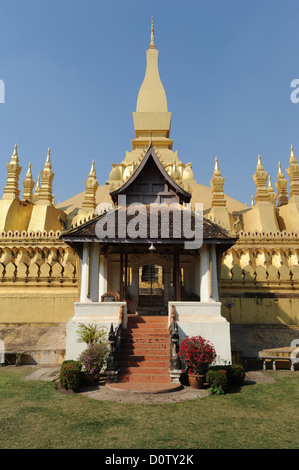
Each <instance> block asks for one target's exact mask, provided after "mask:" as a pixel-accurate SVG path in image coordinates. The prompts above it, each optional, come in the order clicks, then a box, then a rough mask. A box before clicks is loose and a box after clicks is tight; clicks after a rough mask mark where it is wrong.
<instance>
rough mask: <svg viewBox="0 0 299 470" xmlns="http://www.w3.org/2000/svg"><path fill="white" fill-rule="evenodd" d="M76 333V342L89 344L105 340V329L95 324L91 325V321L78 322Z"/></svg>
mask: <svg viewBox="0 0 299 470" xmlns="http://www.w3.org/2000/svg"><path fill="white" fill-rule="evenodd" d="M76 333H77V334H78V339H77V341H78V343H86V344H88V345H89V344H93V343H105V342H107V339H106V331H105V329H104V328H99V327H98V326H97V325H93V324H92V323H89V325H85V324H84V323H79V327H78V329H77V331H76Z"/></svg>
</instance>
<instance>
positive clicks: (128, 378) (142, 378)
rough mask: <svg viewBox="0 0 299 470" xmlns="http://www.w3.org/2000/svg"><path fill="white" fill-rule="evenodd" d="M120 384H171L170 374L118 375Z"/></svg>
mask: <svg viewBox="0 0 299 470" xmlns="http://www.w3.org/2000/svg"><path fill="white" fill-rule="evenodd" d="M118 382H135V383H137V382H138V383H140V382H142V383H171V378H170V376H169V374H152V375H149V374H140V375H139V374H137V375H136V374H131V375H123V374H119V375H118Z"/></svg>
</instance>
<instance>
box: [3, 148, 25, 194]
mask: <svg viewBox="0 0 299 470" xmlns="http://www.w3.org/2000/svg"><path fill="white" fill-rule="evenodd" d="M6 168H7V180H6V186H5V188H4V194H3V199H19V195H20V191H19V176H20V173H21V170H22V168H21V167H20V165H19V158H18V152H17V144H15V146H14V151H13V154H12V156H11V158H10V162H9V163H7V164H6Z"/></svg>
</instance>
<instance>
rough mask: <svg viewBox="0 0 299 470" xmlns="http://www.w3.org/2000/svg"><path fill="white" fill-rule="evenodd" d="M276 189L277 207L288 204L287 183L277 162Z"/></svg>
mask: <svg viewBox="0 0 299 470" xmlns="http://www.w3.org/2000/svg"><path fill="white" fill-rule="evenodd" d="M275 186H276V189H277V191H278V206H279V207H280V206H284V205H285V204H287V203H288V191H287V186H288V182H287V180H286V179H285V177H284V174H283V172H282V169H281V164H280V162H278V173H277V181H276V183H275Z"/></svg>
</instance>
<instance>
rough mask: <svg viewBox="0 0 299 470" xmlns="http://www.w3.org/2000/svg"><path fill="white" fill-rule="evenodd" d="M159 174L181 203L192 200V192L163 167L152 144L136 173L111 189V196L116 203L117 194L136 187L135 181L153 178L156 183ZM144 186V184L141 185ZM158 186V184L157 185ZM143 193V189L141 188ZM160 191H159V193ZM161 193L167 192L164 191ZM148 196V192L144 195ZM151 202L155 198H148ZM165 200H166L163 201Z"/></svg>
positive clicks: (147, 180)
mask: <svg viewBox="0 0 299 470" xmlns="http://www.w3.org/2000/svg"><path fill="white" fill-rule="evenodd" d="M157 174H158V176H159V179H160V181H164V182H165V183H167V186H168V188H169V189H168V195H170V192H172V193H173V194H175V195H176V196H177V201H178V202H180V203H183V202H185V203H188V202H190V200H191V194H190V193H189V192H187V191H185V190H184V189H183V188H181V187H180V186H179V185H178V184H177V183H176V182H175V181H174V180H173V179H172V178H171V177H170V176H169V174H168V173H167V171H166V170H165V168H164V167H163V165H162V163H161V162H160V160H159V158H158V157H157V154H156V153H155V151H154V149H153V147H152V146H151V145H150V147H149V149H148V150H147V152H146V154H145V156H144V157H143V159H142V161H141V163H140V164H139V166H138V167H137V169H136V170H135V171H134V173H133V174H132V175H131V176H130V178H129V179H128V180H127V181H126V182H125V183H124V184H123V185H122V186H121V187H119V188H118V189H116V190H114V191H111V192H110V196H111V198H112V200H113V202H114V203H116V202H117V196H118V195H124V194H128V195H129V193H130V190H132V188H133V187H134V183H136V182H138V181H139V182H142V183H148V182H150V181H151V179H152V178H153V183H155V181H154V179H155V178H157ZM140 186H144V184H143V185H142V184H141V185H140ZM156 186H158V185H156ZM141 193H142V190H141ZM158 194H159V193H157V195H158ZM161 194H164V195H165V196H167V194H165V193H164V192H163V191H162V193H161ZM143 196H144V197H146V193H145V194H144V195H143ZM162 197H163V196H162ZM131 202H132V199H131V200H130V203H131ZM136 202H143V200H142V199H140V198H138V199H136ZM149 202H154V201H153V200H150V201H149V200H148V201H146V203H149ZM156 202H158V203H160V200H156ZM163 202H164V201H163Z"/></svg>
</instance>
